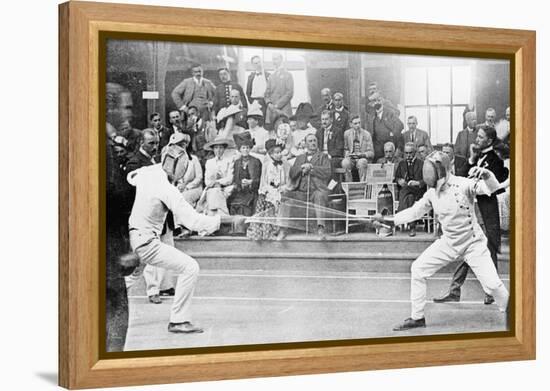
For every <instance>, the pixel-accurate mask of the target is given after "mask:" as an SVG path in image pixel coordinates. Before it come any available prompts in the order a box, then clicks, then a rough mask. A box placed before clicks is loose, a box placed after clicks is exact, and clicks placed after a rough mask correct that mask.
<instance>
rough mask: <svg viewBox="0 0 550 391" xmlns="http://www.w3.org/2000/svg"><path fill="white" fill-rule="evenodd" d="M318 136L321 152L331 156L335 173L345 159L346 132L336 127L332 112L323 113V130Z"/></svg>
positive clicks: (320, 130) (319, 131)
mask: <svg viewBox="0 0 550 391" xmlns="http://www.w3.org/2000/svg"><path fill="white" fill-rule="evenodd" d="M316 136H317V140H318V141H319V150H320V151H321V152H323V153H326V154H327V155H328V156H329V158H330V161H331V167H332V171H333V172H334V169H335V168H339V167H340V166H341V164H342V159H343V158H344V132H343V131H342V130H341V129H338V128H335V127H334V125H333V123H332V114H331V112H330V111H327V110H325V111H323V112H322V113H321V129H319V130H318V131H317V134H316ZM306 144H307V143H306Z"/></svg>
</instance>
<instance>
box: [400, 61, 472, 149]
mask: <svg viewBox="0 0 550 391" xmlns="http://www.w3.org/2000/svg"><path fill="white" fill-rule="evenodd" d="M471 83H472V71H471V67H470V66H469V65H460V66H434V67H409V68H405V119H406V118H408V117H409V116H410V115H414V116H416V118H418V127H419V128H420V129H423V130H426V131H427V132H428V134H429V135H430V138H431V142H432V144H443V143H446V142H454V139H455V138H456V135H457V134H458V132H459V131H461V130H462V124H463V122H462V121H463V113H464V109H465V108H466V107H467V106H468V104H469V103H470V92H471Z"/></svg>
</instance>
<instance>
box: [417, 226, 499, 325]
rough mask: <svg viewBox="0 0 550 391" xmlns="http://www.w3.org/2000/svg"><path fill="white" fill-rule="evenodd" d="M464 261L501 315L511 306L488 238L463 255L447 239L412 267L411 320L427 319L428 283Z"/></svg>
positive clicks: (480, 239)
mask: <svg viewBox="0 0 550 391" xmlns="http://www.w3.org/2000/svg"><path fill="white" fill-rule="evenodd" d="M458 258H463V259H464V261H466V263H467V264H468V265H469V266H470V268H471V269H472V271H473V272H474V274H475V275H476V277H477V279H478V280H479V282H480V283H481V286H482V287H483V290H484V291H485V293H487V294H489V295H492V296H493V297H494V298H495V302H496V304H497V305H498V306H499V308H500V310H501V311H505V310H506V306H507V305H508V296H509V295H508V290H507V289H506V287H505V286H504V284H503V282H502V281H501V279H500V278H499V276H498V274H497V270H496V268H495V265H494V264H493V261H492V260H491V253H490V252H489V249H488V248H487V239H486V238H485V235H481V236H478V239H475V240H473V241H471V242H470V243H469V245H468V246H467V247H466V248H465V250H464V251H462V252H461V253H459V252H458V251H457V250H456V249H455V248H453V247H452V246H450V245H449V244H448V243H447V241H446V240H445V239H444V238H441V239H438V240H436V241H435V242H433V243H432V244H431V245H430V247H428V248H427V249H426V250H425V251H424V252H423V253H422V254H421V255H420V257H418V259H417V260H416V261H414V262H413V264H412V266H411V318H413V319H421V318H423V317H424V307H425V306H426V279H427V278H429V277H431V276H432V275H434V274H435V273H436V272H437V271H438V270H439V269H441V268H442V267H444V266H446V265H448V264H449V263H450V262H453V261H456V260H457V259H458Z"/></svg>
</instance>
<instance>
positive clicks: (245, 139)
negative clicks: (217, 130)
mask: <svg viewBox="0 0 550 391" xmlns="http://www.w3.org/2000/svg"><path fill="white" fill-rule="evenodd" d="M233 140H235V144H237V149H241V147H242V146H243V145H248V146H249V147H250V148H252V147H253V146H254V145H255V144H256V143H255V142H254V139H253V138H252V135H251V134H250V132H243V133H237V134H234V135H233Z"/></svg>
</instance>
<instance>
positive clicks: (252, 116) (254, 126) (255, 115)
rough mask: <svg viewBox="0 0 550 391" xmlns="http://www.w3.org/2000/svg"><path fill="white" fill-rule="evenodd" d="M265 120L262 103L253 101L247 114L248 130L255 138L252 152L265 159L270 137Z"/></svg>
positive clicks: (258, 157)
mask: <svg viewBox="0 0 550 391" xmlns="http://www.w3.org/2000/svg"><path fill="white" fill-rule="evenodd" d="M263 120H264V116H263V113H262V108H261V106H260V104H259V103H258V102H256V101H254V102H252V104H251V105H250V107H249V108H248V114H247V122H248V131H249V132H250V135H251V136H252V139H253V140H254V146H253V147H252V149H251V150H250V153H251V154H252V156H254V157H256V158H257V159H260V160H263V157H264V155H265V154H266V150H265V142H266V141H267V140H268V139H269V132H268V131H267V130H265V129H264V127H263Z"/></svg>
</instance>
